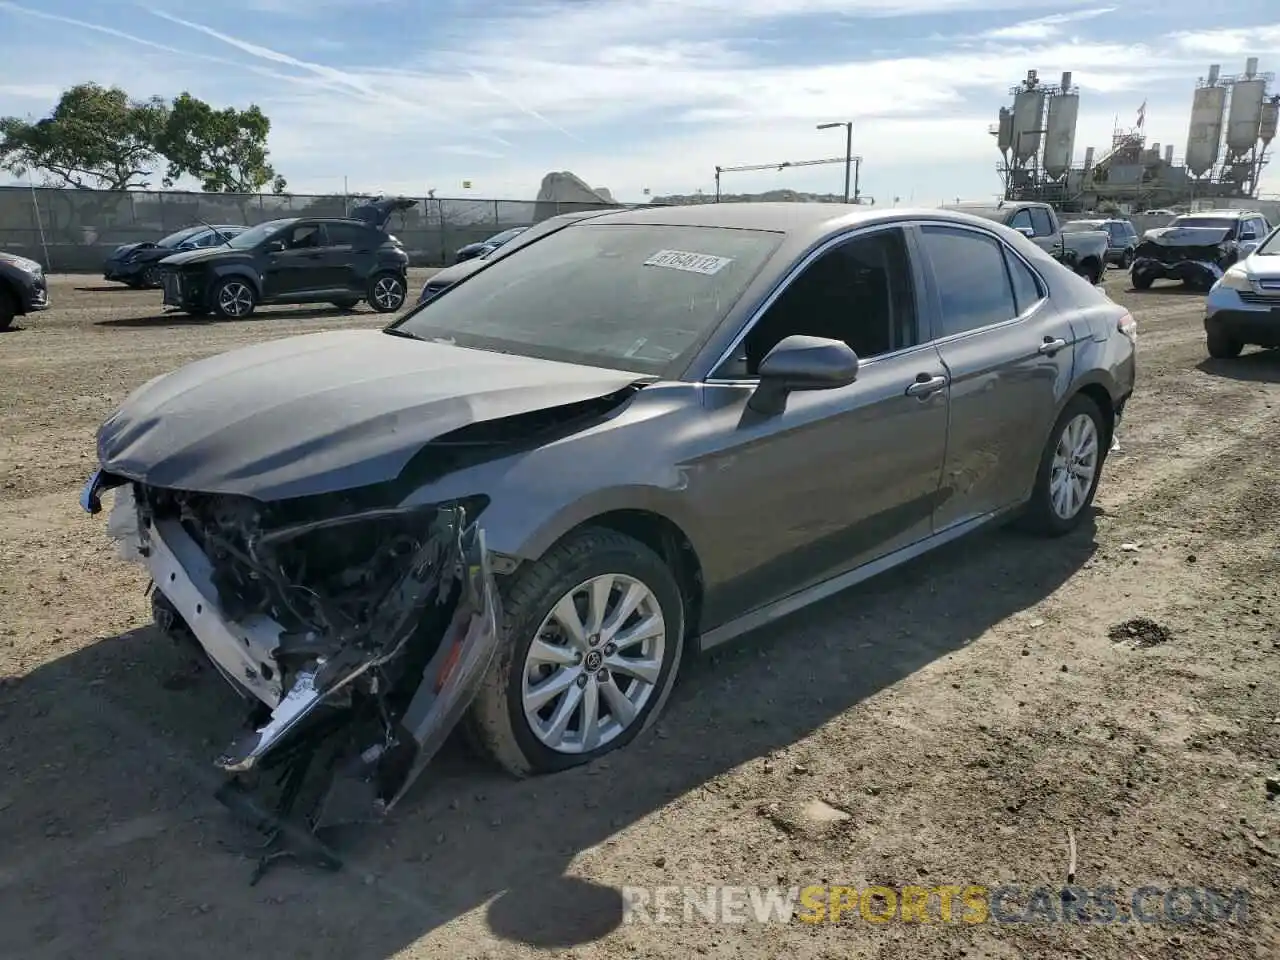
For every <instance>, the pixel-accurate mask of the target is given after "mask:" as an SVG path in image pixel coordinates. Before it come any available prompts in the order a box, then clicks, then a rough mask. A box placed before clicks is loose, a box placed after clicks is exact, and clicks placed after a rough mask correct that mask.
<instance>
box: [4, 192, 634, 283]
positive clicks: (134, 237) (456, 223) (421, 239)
mask: <svg viewBox="0 0 1280 960" xmlns="http://www.w3.org/2000/svg"><path fill="white" fill-rule="evenodd" d="M364 199H365V198H363V197H355V196H349V197H344V196H342V195H336V196H333V195H330V196H323V195H304V194H289V195H283V196H274V195H270V194H218V193H213V194H211V193H182V192H177V191H155V192H152V191H141V190H128V191H118V192H117V191H109V190H64V189H51V188H41V187H36V188H34V189H32V188H30V187H0V250H4V251H6V252H8V253H15V254H18V255H20V256H24V257H29V258H30V259H32V260H37V261H39V262H40V263H41V264H43V265H44V267H45V269H46V270H47V271H50V272H58V273H92V272H96V271H98V270H101V269H102V263H103V261H104V260H105V259H106V258H107V257H108V256H109V255H110V254H111V251H112V250H114V249H115V248H116V247H117V246H119V245H120V244H122V243H137V242H139V241H143V240H159V239H160V238H161V237H163V236H165V235H167V234H170V233H173V232H174V231H175V230H181V229H182V228H183V227H190V226H196V225H198V224H199V223H200V222H201V221H204V222H205V223H210V224H248V225H253V224H256V223H262V222H263V221H264V220H275V219H278V218H282V217H342V216H346V215H347V214H348V213H349V211H351V210H352V209H354V208H355V207H357V206H358V205H360V203H362V202H363V201H364ZM623 206H631V205H630V204H612V205H611V204H598V203H565V202H556V201H543V200H472V199H465V200H463V199H450V198H438V197H423V198H420V199H419V201H418V204H417V206H414V207H411V208H410V209H408V210H405V211H402V212H400V213H395V214H392V217H391V220H390V222H389V223H388V224H387V230H388V231H389V232H390V233H392V234H394V235H395V236H396V237H397V238H398V239H399V240H400V242H401V243H403V244H404V246H405V249H406V251H408V253H409V256H410V259H411V262H412V263H413V264H414V265H415V266H442V265H445V264H449V263H452V262H453V259H454V253H455V252H456V251H457V249H458V248H459V247H462V246H465V245H466V244H469V243H475V242H477V241H479V240H484V239H487V238H488V237H490V236H492V235H493V234H495V233H498V232H499V231H502V230H507V229H509V228H511V227H527V226H530V225H532V224H535V223H539V222H541V221H543V220H545V219H547V218H548V217H554V216H556V215H557V214H561V213H571V212H574V211H581V210H599V209H609V208H610V207H623Z"/></svg>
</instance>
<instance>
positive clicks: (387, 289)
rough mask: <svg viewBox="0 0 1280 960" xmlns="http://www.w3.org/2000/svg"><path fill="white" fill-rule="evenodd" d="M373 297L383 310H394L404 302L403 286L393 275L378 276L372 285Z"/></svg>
mask: <svg viewBox="0 0 1280 960" xmlns="http://www.w3.org/2000/svg"><path fill="white" fill-rule="evenodd" d="M373 299H374V300H376V301H377V303H378V306H380V307H382V309H384V310H396V309H398V308H399V307H400V304H402V303H403V302H404V286H403V285H402V284H401V283H400V281H399V280H397V279H396V278H395V277H380V278H379V279H378V282H377V283H375V284H374V285H373Z"/></svg>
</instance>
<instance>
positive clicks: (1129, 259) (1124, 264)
mask: <svg viewBox="0 0 1280 960" xmlns="http://www.w3.org/2000/svg"><path fill="white" fill-rule="evenodd" d="M1132 266H1133V251H1132V250H1126V251H1125V252H1124V253H1122V254H1121V255H1120V269H1121V270H1128V269H1129V268H1130V267H1132Z"/></svg>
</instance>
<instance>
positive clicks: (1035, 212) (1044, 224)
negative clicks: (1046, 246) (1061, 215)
mask: <svg viewBox="0 0 1280 960" xmlns="http://www.w3.org/2000/svg"><path fill="white" fill-rule="evenodd" d="M1031 225H1032V226H1033V227H1035V230H1036V236H1037V237H1052V236H1053V221H1052V220H1050V219H1049V211H1047V210H1045V209H1044V208H1043V207H1032V208H1031Z"/></svg>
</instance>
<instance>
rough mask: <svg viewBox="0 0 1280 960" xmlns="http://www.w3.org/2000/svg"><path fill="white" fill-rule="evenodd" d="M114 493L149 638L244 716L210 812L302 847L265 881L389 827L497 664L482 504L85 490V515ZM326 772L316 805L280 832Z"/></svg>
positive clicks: (104, 481) (118, 530) (113, 528)
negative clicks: (377, 826) (385, 818)
mask: <svg viewBox="0 0 1280 960" xmlns="http://www.w3.org/2000/svg"><path fill="white" fill-rule="evenodd" d="M113 481H114V483H115V484H119V486H117V488H116V496H115V504H114V506H113V509H112V512H111V516H110V520H109V523H108V529H109V532H110V533H111V535H112V536H113V537H114V538H115V539H116V540H117V542H118V544H119V547H120V550H121V553H122V555H124V556H125V557H126V558H127V559H133V560H136V561H139V562H141V563H143V564H144V565H145V566H146V567H147V568H148V569H149V571H150V573H151V576H152V581H153V584H154V587H155V594H154V595H153V608H154V610H155V612H156V619H157V622H158V623H159V625H160V626H161V627H162V628H163V629H165V630H166V632H168V633H170V634H171V635H174V636H177V637H185V638H187V639H191V640H193V641H194V642H195V643H196V644H197V645H198V646H199V647H200V649H201V650H202V651H203V653H204V654H205V655H207V657H208V659H209V661H211V662H212V663H213V665H214V666H215V667H216V668H217V670H218V671H219V672H220V673H221V674H222V675H223V677H225V679H226V680H227V681H228V683H230V684H231V686H232V687H233V688H235V689H236V690H237V691H238V692H239V693H240V694H241V696H243V697H244V698H245V699H246V700H248V701H249V702H250V709H249V711H248V717H247V722H246V725H245V729H244V730H243V732H242V733H241V735H240V736H238V737H237V738H235V739H234V740H233V742H232V743H231V744H230V745H229V746H228V747H227V748H226V749H225V750H224V751H223V753H222V754H221V755H220V756H219V757H218V758H217V760H216V763H217V766H218V767H220V768H221V769H222V770H223V771H224V772H225V773H226V774H227V776H228V780H227V782H226V784H225V785H224V788H223V789H222V790H220V791H219V799H220V800H222V801H223V802H224V803H226V804H227V805H228V806H229V807H231V808H232V809H233V811H236V812H238V813H240V814H242V815H243V816H244V817H245V818H247V819H249V820H250V821H252V822H254V824H255V825H256V826H258V827H259V828H261V829H263V830H264V831H265V832H266V833H267V834H268V835H269V840H270V841H271V842H272V844H273V846H277V847H278V845H279V844H280V843H285V842H286V841H287V840H289V839H290V838H292V839H293V840H295V841H297V842H294V843H293V844H292V845H291V846H289V845H287V844H286V846H284V847H279V848H278V849H273V850H271V851H270V852H269V853H268V854H267V855H266V856H265V857H264V858H263V860H262V861H261V863H260V868H265V865H266V863H267V862H269V861H270V860H271V859H273V858H275V857H276V856H279V855H283V854H286V853H292V854H293V855H297V854H298V853H299V847H302V848H306V849H309V850H310V853H311V854H314V858H315V859H316V860H318V861H319V862H320V863H322V864H324V865H326V866H331V867H333V866H336V865H337V863H338V861H337V858H336V856H335V855H333V854H332V852H331V851H328V850H327V848H325V847H324V845H323V844H321V843H320V842H319V841H318V840H316V839H315V835H316V832H317V831H319V830H321V829H323V828H324V827H327V826H333V825H337V824H340V823H352V822H359V821H362V820H370V819H376V818H378V817H380V816H382V815H384V814H386V813H387V812H389V811H390V810H391V809H392V808H393V807H394V806H395V804H396V803H397V802H398V801H399V800H400V799H401V798H402V797H403V796H404V794H405V792H406V791H407V790H408V788H409V787H410V785H411V784H412V783H413V782H414V781H415V780H416V778H417V775H418V774H419V773H421V771H422V769H423V768H424V767H425V766H426V764H427V763H428V761H429V760H430V759H431V757H432V756H433V755H434V754H435V753H436V752H437V750H438V749H439V747H440V746H441V744H442V743H443V741H444V739H445V737H446V736H447V735H448V733H449V732H450V731H451V730H452V728H453V727H454V726H455V725H456V723H457V721H458V720H459V719H460V717H461V715H462V713H463V711H464V710H465V709H466V707H467V706H468V705H469V704H470V701H471V699H472V698H473V697H474V694H475V691H476V689H477V687H478V684H479V682H480V680H481V678H482V677H483V675H484V672H485V670H486V669H487V668H488V666H489V663H490V661H491V659H492V656H493V652H494V649H495V646H496V643H497V623H498V616H499V613H498V609H497V603H498V600H497V593H496V589H495V588H494V586H493V581H492V578H491V575H490V571H489V564H488V557H487V554H486V551H485V547H484V536H483V531H482V530H481V529H480V527H479V526H478V524H477V523H476V522H475V520H474V519H473V518H474V515H475V514H476V513H477V512H479V510H480V509H482V507H483V501H476V502H466V501H460V502H451V503H447V504H432V505H427V506H419V507H406V508H401V507H392V508H376V507H375V508H369V507H362V505H361V504H359V503H357V502H355V500H354V499H343V498H342V497H334V496H329V497H324V498H308V500H307V501H292V502H291V501H281V502H278V503H270V504H264V503H261V502H258V501H255V500H252V499H250V498H248V497H242V496H233V495H223V494H202V493H189V492H183V491H175V490H169V489H162V488H156V487H151V486H146V485H143V484H138V483H123V482H122V481H120V480H118V479H115V478H110V477H105V476H103V475H101V474H96V475H95V476H94V478H93V479H92V480H91V481H90V483H89V485H87V486H86V490H85V497H84V499H85V500H86V506H87V508H89V509H91V510H92V508H93V506H94V505H95V504H96V503H97V502H98V500H97V498H98V495H99V491H100V490H101V489H104V488H105V487H108V486H111V485H112V484H113ZM322 759H323V764H322V765H323V766H324V767H325V770H324V774H325V782H324V783H323V784H322V785H321V790H320V793H319V796H318V797H317V798H316V800H315V802H314V804H312V805H311V807H310V809H308V810H305V811H303V812H302V815H301V821H300V822H297V821H291V820H290V819H289V818H290V815H291V813H292V808H293V806H294V805H295V803H296V802H297V800H298V797H299V795H300V792H301V790H302V789H303V785H304V782H305V781H307V780H308V771H309V769H310V768H312V767H313V766H314V765H315V761H318V760H322ZM273 770H276V771H279V772H280V777H279V783H278V785H279V786H280V787H281V792H280V796H279V799H278V801H277V803H276V809H275V810H273V811H268V810H266V809H265V808H264V807H262V806H261V804H260V803H259V801H258V800H257V799H256V797H255V793H256V792H257V790H258V788H259V787H260V786H262V780H263V778H264V775H265V774H266V773H267V772H268V771H273ZM311 779H314V778H311ZM259 875H260V874H259ZM255 880H256V877H255Z"/></svg>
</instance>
